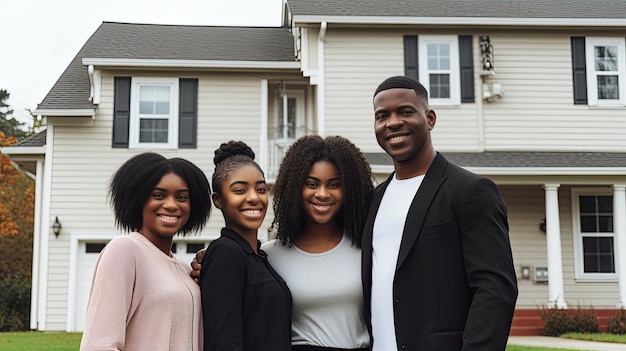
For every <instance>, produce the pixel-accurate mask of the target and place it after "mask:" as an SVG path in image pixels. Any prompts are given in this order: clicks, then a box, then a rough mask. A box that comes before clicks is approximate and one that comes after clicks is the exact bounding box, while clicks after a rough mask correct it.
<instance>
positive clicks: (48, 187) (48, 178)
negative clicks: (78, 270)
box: [37, 125, 62, 331]
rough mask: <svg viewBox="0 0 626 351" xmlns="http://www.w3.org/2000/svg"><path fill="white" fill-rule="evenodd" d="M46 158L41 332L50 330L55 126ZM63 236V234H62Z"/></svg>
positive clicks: (48, 137)
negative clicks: (49, 267) (49, 290)
mask: <svg viewBox="0 0 626 351" xmlns="http://www.w3.org/2000/svg"><path fill="white" fill-rule="evenodd" d="M45 148H46V156H45V160H46V162H45V163H44V179H43V192H42V205H43V206H42V211H41V218H42V223H41V246H40V247H41V252H40V258H39V267H40V268H41V271H40V272H39V278H38V279H39V293H38V298H39V301H38V307H37V312H38V316H37V324H38V329H37V330H40V331H46V330H47V329H48V321H47V319H48V311H47V308H48V279H49V277H48V266H49V258H50V226H51V224H52V221H51V220H50V219H51V218H52V215H51V214H50V201H51V192H52V164H53V163H54V162H53V161H54V159H53V157H54V126H53V125H49V126H48V128H47V129H46V146H45ZM61 235H62V234H61Z"/></svg>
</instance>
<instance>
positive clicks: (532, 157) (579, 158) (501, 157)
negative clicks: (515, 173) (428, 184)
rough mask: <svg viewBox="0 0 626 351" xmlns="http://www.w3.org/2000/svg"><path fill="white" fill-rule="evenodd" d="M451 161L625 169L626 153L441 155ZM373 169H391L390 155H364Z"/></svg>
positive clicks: (471, 164) (476, 164)
mask: <svg viewBox="0 0 626 351" xmlns="http://www.w3.org/2000/svg"><path fill="white" fill-rule="evenodd" d="M442 154H443V155H444V156H445V157H446V158H447V159H448V161H450V162H453V163H455V164H457V165H459V166H461V167H470V168H471V167H481V168H482V167H487V168H488V167H494V168H509V167H512V168H529V167H550V168H553V167H558V168H561V167H574V168H602V167H626V153H612V152H518V151H511V152H504V151H488V152H442ZM365 157H366V158H367V160H368V161H369V163H370V164H371V165H377V166H391V165H393V162H392V160H391V158H390V157H389V155H387V154H386V153H384V152H381V153H365Z"/></svg>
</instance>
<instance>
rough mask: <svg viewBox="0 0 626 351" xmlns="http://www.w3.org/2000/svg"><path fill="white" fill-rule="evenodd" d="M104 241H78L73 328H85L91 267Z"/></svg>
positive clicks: (94, 264) (91, 274)
mask: <svg viewBox="0 0 626 351" xmlns="http://www.w3.org/2000/svg"><path fill="white" fill-rule="evenodd" d="M105 244H106V242H85V241H80V242H79V243H78V260H77V261H78V267H77V272H76V276H77V279H76V307H75V310H74V311H75V313H76V314H75V316H74V328H75V329H76V331H83V330H84V328H85V313H86V312H87V302H88V301H89V290H90V289H91V279H92V276H93V269H94V267H95V266H96V261H97V260H98V255H99V254H100V250H101V249H102V247H104V245H105Z"/></svg>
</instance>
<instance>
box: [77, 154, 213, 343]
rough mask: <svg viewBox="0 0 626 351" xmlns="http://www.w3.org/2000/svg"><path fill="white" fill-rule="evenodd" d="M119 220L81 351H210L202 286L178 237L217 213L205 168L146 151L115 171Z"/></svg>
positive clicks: (101, 262)
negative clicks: (119, 232)
mask: <svg viewBox="0 0 626 351" xmlns="http://www.w3.org/2000/svg"><path fill="white" fill-rule="evenodd" d="M109 195H110V200H111V204H112V206H113V210H114V213H115V222H116V224H117V226H118V227H119V228H120V229H123V230H125V231H128V232H131V233H130V234H129V235H124V236H119V237H116V238H114V239H113V240H111V242H110V243H109V244H107V246H106V247H105V248H104V250H103V251H102V252H101V253H100V256H99V258H98V262H97V264H96V268H95V271H94V275H93V281H92V287H91V293H90V296H89V305H88V307H87V317H86V320H85V331H84V333H83V337H82V340H81V345H80V349H81V350H98V351H101V350H130V351H132V350H152V351H154V350H156V351H159V350H163V351H166V350H168V351H169V350H176V351H178V350H189V351H199V350H202V349H203V336H202V331H203V326H202V308H201V304H200V299H201V297H200V289H199V287H198V285H197V284H196V283H195V282H194V281H193V280H192V279H191V277H190V276H189V273H190V271H191V269H190V267H189V265H188V264H187V263H186V262H183V261H181V260H179V259H178V258H176V257H175V256H174V255H172V251H171V246H172V237H173V236H174V235H176V234H181V235H185V234H187V233H190V232H196V231H199V230H200V229H202V227H203V226H204V224H205V223H206V221H207V220H208V218H209V214H210V210H211V202H210V197H211V189H210V186H209V182H208V180H207V178H206V176H205V175H204V173H203V172H202V171H201V170H200V169H199V168H198V167H196V166H195V165H194V164H192V163H191V162H189V161H187V160H184V159H181V158H171V159H166V158H165V157H163V156H161V155H159V154H156V153H150V152H148V153H143V154H139V155H137V156H135V157H133V158H131V159H129V160H128V161H126V163H124V164H123V165H122V166H121V167H120V168H119V170H118V171H117V172H116V173H115V175H114V176H113V179H112V181H111V185H110V190H109Z"/></svg>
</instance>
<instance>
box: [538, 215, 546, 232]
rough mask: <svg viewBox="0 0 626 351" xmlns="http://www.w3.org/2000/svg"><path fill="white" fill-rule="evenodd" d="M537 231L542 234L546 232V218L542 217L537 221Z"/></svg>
mask: <svg viewBox="0 0 626 351" xmlns="http://www.w3.org/2000/svg"><path fill="white" fill-rule="evenodd" d="M539 230H541V231H542V232H544V233H545V232H546V217H543V219H542V220H541V221H539Z"/></svg>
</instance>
